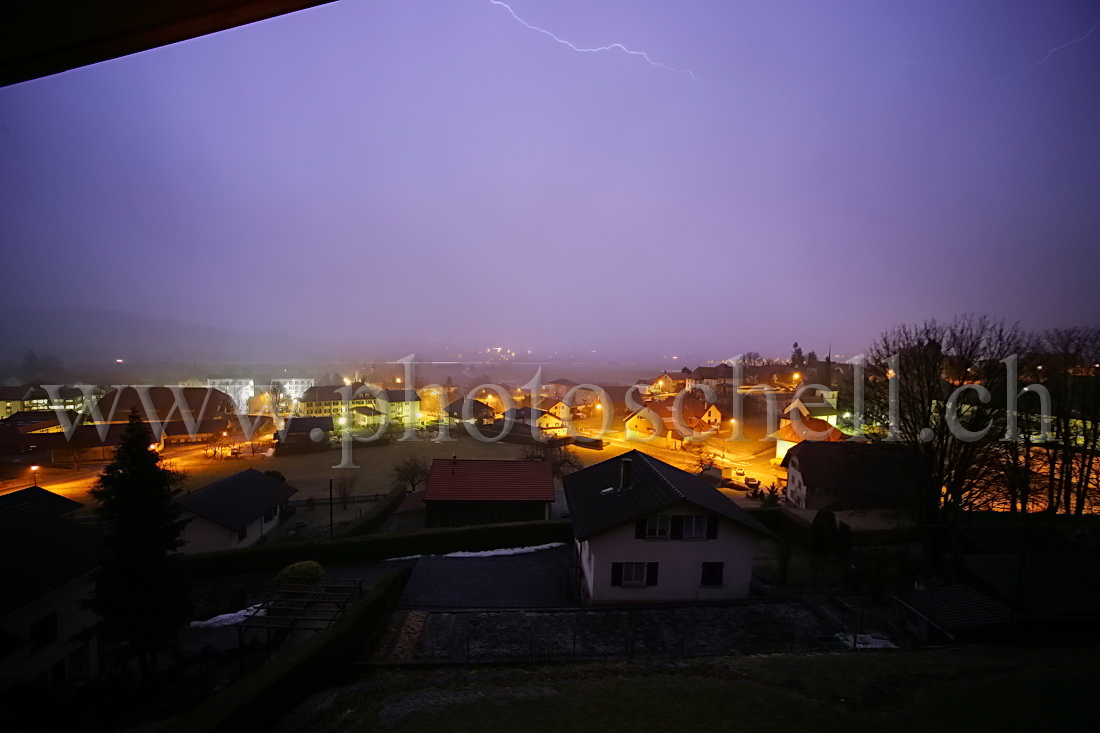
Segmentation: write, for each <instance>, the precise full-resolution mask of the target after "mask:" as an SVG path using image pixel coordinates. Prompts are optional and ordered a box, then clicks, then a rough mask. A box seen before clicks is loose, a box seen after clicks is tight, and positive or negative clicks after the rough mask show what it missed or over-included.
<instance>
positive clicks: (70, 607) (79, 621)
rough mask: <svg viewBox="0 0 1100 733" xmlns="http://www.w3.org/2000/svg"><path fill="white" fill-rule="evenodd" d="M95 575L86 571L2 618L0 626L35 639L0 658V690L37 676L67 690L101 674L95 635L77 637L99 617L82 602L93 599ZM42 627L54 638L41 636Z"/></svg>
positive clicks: (22, 637) (36, 678)
mask: <svg viewBox="0 0 1100 733" xmlns="http://www.w3.org/2000/svg"><path fill="white" fill-rule="evenodd" d="M93 578H94V575H93V574H92V573H87V574H85V575H83V576H81V577H80V578H77V579H76V580H74V581H72V582H70V583H67V584H65V585H64V586H62V587H60V588H57V589H55V590H53V591H51V592H50V593H47V594H46V595H44V596H41V597H39V598H37V599H35V600H34V601H33V602H31V603H28V604H27V605H25V606H23V607H22V608H19V609H16V610H15V611H13V612H11V613H9V614H8V615H7V616H5V617H4V618H2V619H0V629H2V630H4V631H6V632H8V633H9V634H12V635H14V636H17V637H19V638H20V639H29V640H31V643H30V644H28V645H25V646H23V647H22V648H20V649H17V650H16V651H14V652H12V653H11V654H9V655H8V656H6V657H4V658H3V659H2V660H0V690H4V689H6V688H8V687H10V686H11V685H12V684H14V683H15V682H17V681H19V680H39V681H42V682H44V683H48V684H50V685H51V686H54V687H58V688H68V687H72V686H73V685H74V684H79V683H80V682H83V681H85V680H88V679H91V678H92V677H94V676H95V675H96V674H97V672H98V668H99V652H98V648H97V644H96V639H95V637H94V636H93V637H92V638H91V639H88V640H86V641H81V642H78V641H77V640H75V639H74V638H73V637H74V636H76V635H77V634H78V633H80V632H81V631H83V630H84V629H87V628H89V627H91V626H92V625H93V624H95V622H96V621H97V620H98V619H97V617H96V615H95V613H93V612H92V611H91V610H90V609H87V608H84V607H83V603H82V602H83V601H86V600H87V599H89V598H91V597H92V592H93V591H94V589H95V583H94V579H93ZM51 615H52V616H53V618H52V619H51V618H50V616H51ZM36 629H37V635H38V636H39V637H40V638H39V639H38V640H36V638H35V637H36ZM43 629H53V630H54V632H55V633H52V634H51V636H52V638H50V639H49V640H45V641H44V640H41V639H42V638H43V637H41V633H42V630H43Z"/></svg>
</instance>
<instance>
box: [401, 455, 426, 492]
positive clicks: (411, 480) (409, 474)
mask: <svg viewBox="0 0 1100 733" xmlns="http://www.w3.org/2000/svg"><path fill="white" fill-rule="evenodd" d="M431 470H432V467H431V464H430V463H428V459H426V458H423V457H421V456H409V457H408V458H405V459H402V460H400V461H398V462H397V464H396V465H395V466H394V467H393V475H394V478H396V479H397V481H398V482H399V483H402V484H408V485H409V491H416V487H417V486H419V485H420V484H422V483H424V482H425V481H427V480H428V474H429V473H431Z"/></svg>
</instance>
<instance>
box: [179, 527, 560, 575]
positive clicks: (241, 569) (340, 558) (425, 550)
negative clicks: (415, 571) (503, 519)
mask: <svg viewBox="0 0 1100 733" xmlns="http://www.w3.org/2000/svg"><path fill="white" fill-rule="evenodd" d="M572 538H573V529H572V525H571V524H570V523H569V521H568V520H560V519H555V520H540V521H536V522H511V523H508V524H479V525H476V526H472V527H458V528H454V529H446V528H440V529H427V530H422V531H419V532H405V533H401V534H386V535H371V536H368V537H348V538H345V539H337V540H332V541H328V542H283V543H273V544H266V545H256V546H253V547H248V548H245V549H241V550H225V551H222V552H208V553H204V554H201V555H187V556H186V557H185V560H186V562H187V565H188V567H189V568H190V570H191V573H192V576H193V577H195V578H197V579H205V578H216V577H222V576H226V575H242V574H244V573H258V572H265V571H267V572H272V573H275V572H278V571H279V570H281V569H283V568H284V567H286V566H287V565H290V564H291V563H295V562H301V561H302V560H314V561H316V562H319V563H321V564H322V565H324V566H325V567H329V566H331V565H341V564H345V563H353V562H363V561H368V560H384V559H387V558H391V557H406V556H409V555H442V554H446V553H449V552H457V551H459V550H470V551H476V550H496V549H500V548H502V547H522V546H529V545H543V544H547V543H550V542H568V541H569V540H571V539H572Z"/></svg>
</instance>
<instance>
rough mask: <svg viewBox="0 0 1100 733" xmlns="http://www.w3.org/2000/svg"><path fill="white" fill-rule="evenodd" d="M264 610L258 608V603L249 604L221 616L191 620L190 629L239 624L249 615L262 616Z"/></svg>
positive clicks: (215, 627)
mask: <svg viewBox="0 0 1100 733" xmlns="http://www.w3.org/2000/svg"><path fill="white" fill-rule="evenodd" d="M263 615H264V610H263V609H262V608H260V604H256V605H255V606H249V607H248V608H245V609H242V610H240V611H235V612H233V613H223V614H222V615H221V616H215V617H214V618H211V619H207V620H206V621H192V622H191V628H192V629H217V628H220V627H222V626H232V625H234V624H239V623H240V622H242V621H244V620H245V619H246V618H248V617H249V616H263Z"/></svg>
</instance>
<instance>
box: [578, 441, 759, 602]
mask: <svg viewBox="0 0 1100 733" xmlns="http://www.w3.org/2000/svg"><path fill="white" fill-rule="evenodd" d="M562 481H563V484H564V486H565V497H566V501H567V502H568V504H569V512H570V515H571V517H572V521H573V532H574V534H575V536H576V542H575V551H576V560H577V564H578V565H579V566H580V570H581V590H582V593H583V595H584V597H585V599H586V600H587V601H588V602H589V603H656V602H677V601H679V602H682V601H717V600H734V599H739V598H747V597H748V595H749V581H750V579H751V577H752V563H753V557H754V555H755V554H756V546H757V543H758V542H759V541H760V540H761V539H762V538H766V537H771V536H772V535H771V533H770V532H769V531H768V530H767V529H765V528H764V526H763V525H761V524H760V523H759V522H757V521H756V520H755V519H753V518H752V517H751V516H749V514H748V513H747V512H745V511H744V510H743V509H741V508H740V507H738V506H737V505H736V504H734V503H733V501H732V500H730V499H729V498H727V497H726V496H725V495H724V494H723V493H722V492H720V491H719V490H718V489H716V488H715V487H714V486H712V485H711V484H709V483H708V482H706V481H704V480H703V479H701V478H699V477H698V476H695V475H692V474H690V473H687V472H686V471H682V470H680V469H678V468H676V467H674V466H670V465H669V464H667V463H665V462H663V461H659V460H657V459H656V458H653V457H652V456H649V455H646V454H645V453H641V452H639V451H636V450H634V451H630V452H629V453H625V454H623V455H621V456H617V457H615V458H611V459H609V460H606V461H603V462H602V463H597V464H596V465H594V466H590V467H589V468H586V469H584V470H582V471H578V472H576V473H572V474H569V475H567V476H566V477H565V478H564V479H563V480H562Z"/></svg>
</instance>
